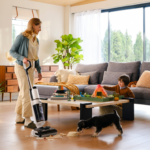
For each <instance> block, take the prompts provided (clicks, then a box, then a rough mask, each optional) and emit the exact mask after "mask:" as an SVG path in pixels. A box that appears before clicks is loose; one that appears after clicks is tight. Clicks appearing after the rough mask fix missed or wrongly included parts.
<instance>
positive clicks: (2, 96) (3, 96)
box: [2, 93, 4, 101]
mask: <svg viewBox="0 0 150 150" xmlns="http://www.w3.org/2000/svg"><path fill="white" fill-rule="evenodd" d="M3 99H4V93H2V101H3Z"/></svg>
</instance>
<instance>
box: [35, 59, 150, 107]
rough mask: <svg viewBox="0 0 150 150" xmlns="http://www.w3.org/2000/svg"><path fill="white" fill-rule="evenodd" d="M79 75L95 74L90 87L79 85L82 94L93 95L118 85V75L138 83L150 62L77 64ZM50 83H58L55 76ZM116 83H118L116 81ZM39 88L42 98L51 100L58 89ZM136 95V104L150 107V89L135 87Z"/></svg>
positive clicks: (54, 87) (49, 87)
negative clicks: (103, 86)
mask: <svg viewBox="0 0 150 150" xmlns="http://www.w3.org/2000/svg"><path fill="white" fill-rule="evenodd" d="M75 70H76V71H77V72H78V73H79V74H81V75H84V74H88V73H91V72H92V73H93V72H94V73H95V79H96V81H94V82H93V83H94V84H93V83H89V84H88V85H77V87H78V88H79V91H80V92H85V93H88V94H92V93H93V92H94V90H95V88H96V86H97V84H101V85H109V86H113V85H116V83H114V82H113V81H114V80H116V75H119V74H124V73H126V74H128V75H129V76H130V82H132V81H138V79H139V77H140V76H141V74H142V73H143V72H144V71H145V70H149V71H150V62H142V63H141V62H140V61H136V62H127V63H118V62H109V63H99V64H90V65H85V64H77V66H76V69H75ZM50 82H57V79H56V77H55V76H52V77H51V78H50ZM115 82H116V81H115ZM35 86H36V87H37V88H38V91H39V95H40V97H42V98H50V96H52V94H53V93H54V92H55V90H57V89H58V87H57V86H47V85H35ZM131 90H132V91H133V93H134V95H135V100H134V103H135V104H144V105H150V88H143V87H133V88H131ZM107 93H108V94H112V92H111V91H107Z"/></svg>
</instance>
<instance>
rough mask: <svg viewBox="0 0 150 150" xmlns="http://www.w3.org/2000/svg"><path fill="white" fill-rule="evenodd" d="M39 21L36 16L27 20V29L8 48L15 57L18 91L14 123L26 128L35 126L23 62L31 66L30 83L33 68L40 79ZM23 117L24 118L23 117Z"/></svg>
mask: <svg viewBox="0 0 150 150" xmlns="http://www.w3.org/2000/svg"><path fill="white" fill-rule="evenodd" d="M41 23H42V22H41V21H40V19H38V18H32V19H31V20H29V22H28V26H27V29H26V30H25V31H24V32H22V33H21V34H19V35H18V36H17V38H16V40H15V42H14V44H13V45H12V47H11V49H10V55H11V56H12V57H14V58H16V63H15V74H16V76H17V80H18V84H19V88H20V92H19V96H18V99H17V104H16V108H15V112H16V123H18V124H20V123H21V124H24V126H25V127H27V128H32V129H34V128H36V125H35V124H34V122H33V121H31V119H30V117H31V116H32V109H31V103H30V95H29V85H28V80H27V76H26V73H25V70H24V68H23V63H24V64H25V65H26V66H28V65H29V63H28V60H30V61H31V64H32V67H31V68H30V69H29V70H28V72H29V77H30V80H31V84H32V86H33V84H34V70H35V68H36V70H37V72H38V80H41V79H42V75H41V67H40V63H39V58H38V51H39V40H38V39H37V37H36V36H37V35H38V33H39V32H40V31H41ZM23 117H24V118H25V119H24V118H23Z"/></svg>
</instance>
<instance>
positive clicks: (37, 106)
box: [23, 60, 57, 137]
mask: <svg viewBox="0 0 150 150" xmlns="http://www.w3.org/2000/svg"><path fill="white" fill-rule="evenodd" d="M28 62H29V67H26V65H25V64H24V63H23V67H24V70H25V72H26V75H27V79H28V83H29V93H30V100H31V107H32V113H33V118H34V123H35V124H36V127H37V128H36V129H34V130H32V132H31V135H32V136H35V137H48V136H50V135H55V134H57V130H56V129H54V128H51V127H50V126H46V127H43V125H44V124H45V116H44V112H43V107H42V103H41V99H40V97H39V92H38V89H37V88H36V87H35V86H34V87H32V86H31V81H30V78H29V75H28V70H29V69H30V68H31V62H30V61H29V60H28Z"/></svg>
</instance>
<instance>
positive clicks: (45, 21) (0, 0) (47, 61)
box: [0, 0, 64, 99]
mask: <svg viewBox="0 0 150 150" xmlns="http://www.w3.org/2000/svg"><path fill="white" fill-rule="evenodd" d="M12 6H18V7H23V8H30V9H37V10H39V18H40V19H41V21H42V31H41V32H40V34H39V40H40V53H39V55H40V56H39V57H40V64H41V65H52V64H53V59H52V57H51V55H52V54H53V53H55V47H56V44H55V43H54V40H55V39H59V38H60V37H61V35H62V34H64V7H63V6H56V5H50V4H45V3H39V2H33V1H29V0H0V65H9V62H8V60H7V59H6V57H5V53H6V52H8V51H9V50H10V48H11V45H12V44H11V43H12V41H11V35H12V23H11V19H12ZM60 67H62V65H61V63H60ZM17 94H18V93H16V94H13V98H15V97H16V96H15V97H14V95H17ZM8 96H9V95H7V93H6V94H4V99H9V97H8ZM0 99H1V97H0Z"/></svg>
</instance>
